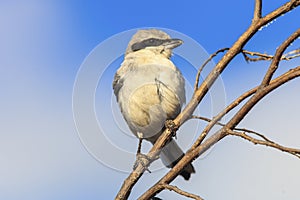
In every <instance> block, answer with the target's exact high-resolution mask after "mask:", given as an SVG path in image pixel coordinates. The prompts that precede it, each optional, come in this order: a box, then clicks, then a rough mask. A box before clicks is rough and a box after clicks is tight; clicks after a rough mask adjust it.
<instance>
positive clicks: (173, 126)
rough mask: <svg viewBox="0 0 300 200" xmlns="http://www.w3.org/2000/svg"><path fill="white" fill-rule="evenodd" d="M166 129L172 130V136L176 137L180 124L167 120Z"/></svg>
mask: <svg viewBox="0 0 300 200" xmlns="http://www.w3.org/2000/svg"><path fill="white" fill-rule="evenodd" d="M165 127H166V129H168V130H170V131H171V133H172V136H173V137H175V138H176V131H177V130H178V126H177V125H176V124H175V123H174V122H173V120H167V121H166V122H165Z"/></svg>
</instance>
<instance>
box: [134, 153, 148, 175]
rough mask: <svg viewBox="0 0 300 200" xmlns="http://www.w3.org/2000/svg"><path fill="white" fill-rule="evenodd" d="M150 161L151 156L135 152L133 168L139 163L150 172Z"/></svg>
mask: <svg viewBox="0 0 300 200" xmlns="http://www.w3.org/2000/svg"><path fill="white" fill-rule="evenodd" d="M150 161H151V158H150V157H149V156H147V155H145V154H142V153H137V154H136V161H135V162H134V165H133V169H134V170H135V169H136V168H137V166H138V165H139V164H141V165H142V166H143V168H145V170H146V171H148V172H149V173H151V171H150V170H149V169H148V165H149V163H150Z"/></svg>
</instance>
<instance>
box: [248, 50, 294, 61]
mask: <svg viewBox="0 0 300 200" xmlns="http://www.w3.org/2000/svg"><path fill="white" fill-rule="evenodd" d="M242 54H243V56H244V58H245V60H246V61H247V62H249V61H250V62H256V61H269V60H272V59H273V58H274V56H273V55H269V54H265V53H259V52H253V51H247V50H242ZM248 55H250V56H256V57H254V58H253V57H249V56H248ZM297 57H300V50H299V49H296V50H293V51H291V52H289V53H286V54H284V55H283V56H282V57H281V59H280V60H287V61H288V60H292V59H294V58H297Z"/></svg>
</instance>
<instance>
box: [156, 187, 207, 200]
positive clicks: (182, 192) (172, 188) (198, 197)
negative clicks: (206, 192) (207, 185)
mask: <svg viewBox="0 0 300 200" xmlns="http://www.w3.org/2000/svg"><path fill="white" fill-rule="evenodd" d="M160 186H161V187H162V188H163V189H168V190H170V191H174V192H176V193H178V194H180V195H183V196H185V197H188V198H192V199H195V200H203V199H202V198H201V197H200V196H198V195H195V194H191V193H189V192H186V191H183V190H181V189H179V188H178V187H177V186H173V185H169V184H161V185H160Z"/></svg>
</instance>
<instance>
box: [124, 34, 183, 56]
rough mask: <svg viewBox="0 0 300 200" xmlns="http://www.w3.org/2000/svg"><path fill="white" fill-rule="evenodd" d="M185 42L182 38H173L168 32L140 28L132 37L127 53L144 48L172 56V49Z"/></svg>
mask: <svg viewBox="0 0 300 200" xmlns="http://www.w3.org/2000/svg"><path fill="white" fill-rule="evenodd" d="M182 43H183V41H182V40H180V39H172V38H171V37H170V36H169V35H168V34H167V33H165V32H163V31H161V30H157V29H147V30H139V31H138V32H137V33H136V34H134V35H133V37H132V38H131V40H130V42H129V44H128V47H127V49H126V55H127V54H129V53H131V52H136V51H139V50H143V49H149V50H151V51H154V52H155V53H160V54H163V55H165V56H166V57H167V58H170V57H171V55H172V49H174V48H176V47H178V46H179V45H181V44H182Z"/></svg>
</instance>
